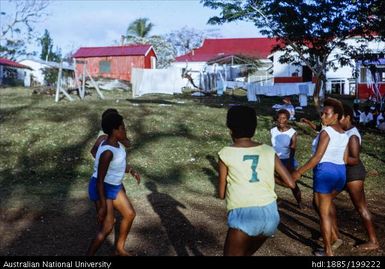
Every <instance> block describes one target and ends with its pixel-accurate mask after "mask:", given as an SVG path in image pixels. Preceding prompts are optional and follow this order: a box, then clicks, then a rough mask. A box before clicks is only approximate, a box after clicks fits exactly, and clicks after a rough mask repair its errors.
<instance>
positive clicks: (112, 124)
mask: <svg viewBox="0 0 385 269" xmlns="http://www.w3.org/2000/svg"><path fill="white" fill-rule="evenodd" d="M122 124H123V117H122V116H121V115H119V114H118V113H108V114H106V115H105V116H104V117H103V118H102V129H103V132H104V133H105V134H107V135H111V134H112V130H114V129H119V126H120V125H122Z"/></svg>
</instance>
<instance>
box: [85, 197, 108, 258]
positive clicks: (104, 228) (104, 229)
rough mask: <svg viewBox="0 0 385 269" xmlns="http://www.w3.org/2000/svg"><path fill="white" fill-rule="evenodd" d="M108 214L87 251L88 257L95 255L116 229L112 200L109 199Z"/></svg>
mask: <svg viewBox="0 0 385 269" xmlns="http://www.w3.org/2000/svg"><path fill="white" fill-rule="evenodd" d="M106 204H107V214H106V217H105V219H104V221H103V223H102V225H101V227H100V229H99V231H98V232H97V234H96V237H95V238H94V240H93V241H92V242H91V245H90V246H89V248H88V250H87V255H88V256H93V255H95V253H96V251H97V250H98V249H99V248H100V246H101V245H102V243H103V242H104V240H105V239H106V237H107V236H108V235H109V234H110V233H111V231H112V228H113V227H114V208H113V206H112V200H109V199H107V200H106Z"/></svg>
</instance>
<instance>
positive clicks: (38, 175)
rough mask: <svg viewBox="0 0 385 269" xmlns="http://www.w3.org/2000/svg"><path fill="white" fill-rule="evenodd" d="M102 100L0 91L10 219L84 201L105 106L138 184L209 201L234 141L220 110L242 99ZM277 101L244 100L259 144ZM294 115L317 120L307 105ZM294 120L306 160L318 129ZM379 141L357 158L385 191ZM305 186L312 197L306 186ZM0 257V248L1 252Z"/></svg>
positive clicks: (369, 137) (131, 183) (2, 164)
mask: <svg viewBox="0 0 385 269" xmlns="http://www.w3.org/2000/svg"><path fill="white" fill-rule="evenodd" d="M105 96H106V99H105V100H100V99H98V98H97V94H96V93H93V95H91V96H86V100H84V101H80V100H79V99H78V98H77V97H76V96H75V100H76V101H74V102H69V101H67V100H66V99H62V100H61V101H60V102H59V103H55V102H54V97H53V96H46V95H32V93H31V90H29V89H24V88H1V89H0V102H1V103H0V124H1V128H0V137H1V138H0V146H1V149H2V154H1V155H0V184H1V188H0V197H1V200H0V212H2V216H3V218H5V219H6V220H7V221H8V223H12V220H10V217H9V216H10V215H12V216H13V217H14V218H17V217H18V216H20V215H22V213H23V212H29V211H33V212H48V213H55V211H57V210H60V211H61V212H62V213H63V212H64V213H65V214H67V215H68V216H76V214H78V212H77V209H76V207H75V208H74V207H73V204H72V203H70V202H69V201H81V200H87V199H88V198H87V195H88V194H87V185H88V179H89V177H90V175H91V174H92V167H93V158H92V156H91V154H90V153H89V151H90V149H91V147H92V145H93V143H94V141H95V139H96V137H97V135H98V133H99V130H100V127H99V126H100V116H101V114H102V112H103V111H104V110H105V109H107V108H110V107H114V108H116V109H118V111H119V112H120V113H121V114H122V115H123V117H124V119H125V123H126V128H127V133H128V137H130V138H131V140H132V142H133V145H132V147H131V148H130V149H129V150H128V155H127V156H128V160H129V162H130V163H131V164H132V165H133V166H134V167H136V168H137V169H138V171H139V172H140V173H141V175H142V180H143V182H144V183H146V181H152V182H154V183H156V184H157V186H158V188H159V190H160V191H163V192H167V193H168V194H169V195H171V196H172V197H174V198H175V199H176V200H180V199H183V200H189V201H191V202H194V203H196V204H199V203H202V204H207V203H208V202H207V201H208V200H210V199H213V197H214V196H215V194H216V179H217V173H216V162H217V152H218V151H219V150H220V149H221V148H222V147H223V146H224V145H227V144H229V143H230V142H231V140H230V137H229V134H228V130H227V129H226V127H225V117H226V110H227V108H228V106H229V105H230V104H236V103H247V102H246V97H245V96H241V95H240V94H237V93H235V95H233V96H230V95H226V96H224V97H195V98H193V97H190V96H187V95H176V96H168V95H164V96H163V95H158V96H143V97H141V98H137V99H132V98H131V96H130V94H129V93H128V92H105ZM348 101H349V100H348ZM278 102H280V98H272V97H263V98H262V102H261V103H256V104H250V105H251V106H254V107H255V108H256V110H257V114H258V128H257V134H256V136H255V139H256V140H258V141H261V142H263V143H267V144H270V135H269V129H270V128H271V127H272V126H273V124H272V115H273V114H274V112H273V110H272V109H271V106H272V105H273V104H274V103H278ZM296 116H297V118H298V119H299V118H300V117H303V116H305V117H308V118H311V119H316V118H317V116H316V113H315V111H314V110H313V109H312V108H311V107H309V108H306V109H304V110H303V111H300V112H298V113H297V115H296ZM293 125H294V127H295V128H296V129H297V131H298V132H299V141H298V150H297V154H296V156H297V160H298V161H299V163H300V164H303V163H304V161H305V160H307V159H308V158H309V157H310V154H311V149H310V148H311V147H310V145H311V141H312V139H313V137H314V136H315V133H314V132H312V131H311V130H310V129H309V128H307V127H305V126H304V125H302V124H300V123H299V122H294V123H293ZM383 141H384V135H380V134H378V133H375V132H366V133H365V134H364V136H363V153H362V155H361V156H362V160H363V162H364V163H365V165H366V168H367V170H368V173H369V176H368V178H367V180H366V185H365V186H366V190H367V192H368V193H369V194H370V193H373V194H375V195H380V194H384V188H383V179H384V174H385V165H384V162H385V160H384V159H385V157H384V156H385V147H384V146H383ZM307 176H308V177H304V178H303V179H302V181H303V183H304V184H306V185H310V186H311V185H312V180H311V179H310V178H309V177H310V176H311V173H310V172H309V173H308V174H307ZM125 186H126V188H127V189H128V190H129V196H130V197H132V198H133V199H135V198H136V197H141V196H143V193H144V192H146V191H147V189H146V184H141V185H140V186H136V183H135V180H133V179H132V178H128V177H126V178H125ZM305 191H306V192H307V193H308V195H311V190H310V189H306V190H305ZM278 192H280V193H284V194H285V195H286V194H288V196H289V197H290V194H289V191H287V190H286V189H283V188H278ZM59 204H60V207H58V206H57V205H59ZM223 210H224V209H223ZM5 215H7V217H4V216H5ZM34 217H36V216H34ZM1 227H2V226H1V225H0V228H1ZM3 228H4V226H3ZM10 240H11V239H10ZM1 253H3V255H4V254H6V252H5V251H4V249H3V250H2V251H1Z"/></svg>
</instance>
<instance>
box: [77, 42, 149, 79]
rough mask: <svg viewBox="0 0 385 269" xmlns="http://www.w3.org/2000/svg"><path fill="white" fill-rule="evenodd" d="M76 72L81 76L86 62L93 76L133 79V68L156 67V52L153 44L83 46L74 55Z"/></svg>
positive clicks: (87, 68)
mask: <svg viewBox="0 0 385 269" xmlns="http://www.w3.org/2000/svg"><path fill="white" fill-rule="evenodd" d="M73 57H74V58H75V59H76V67H75V70H76V73H77V75H78V77H81V75H82V73H83V66H84V63H86V64H87V67H86V70H87V71H88V72H89V74H90V75H91V76H92V77H103V78H111V79H120V80H126V81H130V80H131V69H132V68H133V67H134V68H147V69H150V68H155V67H156V54H155V51H154V49H153V47H152V46H151V45H144V44H143V45H128V46H113V47H82V48H80V49H78V50H77V51H76V53H75V54H74V55H73Z"/></svg>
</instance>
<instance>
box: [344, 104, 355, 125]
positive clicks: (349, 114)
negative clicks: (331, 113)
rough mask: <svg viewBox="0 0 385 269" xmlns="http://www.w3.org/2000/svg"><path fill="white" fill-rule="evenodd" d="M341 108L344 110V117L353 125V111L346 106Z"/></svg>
mask: <svg viewBox="0 0 385 269" xmlns="http://www.w3.org/2000/svg"><path fill="white" fill-rule="evenodd" d="M342 106H343V108H344V116H345V117H347V116H349V117H350V121H351V122H352V123H353V122H354V114H353V109H352V108H351V107H350V106H348V105H347V104H342Z"/></svg>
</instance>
